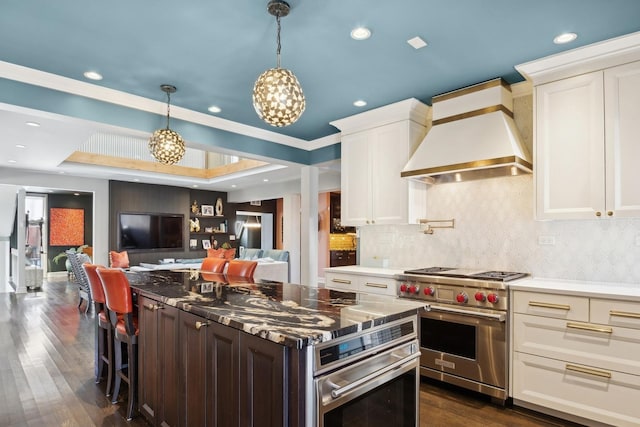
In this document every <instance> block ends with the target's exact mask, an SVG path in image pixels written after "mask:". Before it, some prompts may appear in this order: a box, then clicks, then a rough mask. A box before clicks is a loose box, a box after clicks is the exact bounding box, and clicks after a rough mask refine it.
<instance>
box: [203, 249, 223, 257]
mask: <svg viewBox="0 0 640 427" xmlns="http://www.w3.org/2000/svg"><path fill="white" fill-rule="evenodd" d="M207 256H208V257H211V258H224V249H222V248H219V249H207Z"/></svg>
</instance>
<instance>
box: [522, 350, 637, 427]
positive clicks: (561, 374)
mask: <svg viewBox="0 0 640 427" xmlns="http://www.w3.org/2000/svg"><path fill="white" fill-rule="evenodd" d="M513 364H514V367H513V370H514V372H513V388H514V390H513V397H514V399H518V400H522V401H525V402H529V403H532V404H535V405H539V406H541V407H545V408H550V409H553V410H556V411H561V412H565V413H569V414H573V415H576V416H579V417H584V418H588V419H591V420H596V421H600V422H602V423H608V424H611V425H616V426H628V427H631V426H638V425H640V407H639V406H638V403H637V402H640V387H638V384H640V377H638V376H635V375H629V374H623V373H619V372H616V371H606V370H602V369H599V368H592V367H589V366H585V365H580V364H572V363H567V362H563V361H560V360H554V359H545V358H542V357H538V356H533V355H530V354H524V353H517V352H516V353H515V354H514V357H513ZM516 403H517V402H516Z"/></svg>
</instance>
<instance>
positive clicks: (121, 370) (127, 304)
mask: <svg viewBox="0 0 640 427" xmlns="http://www.w3.org/2000/svg"><path fill="white" fill-rule="evenodd" d="M96 271H97V273H98V276H99V277H100V279H101V280H102V286H103V288H104V295H105V299H106V302H107V308H108V309H109V315H110V318H111V325H113V327H114V337H113V344H114V359H115V366H114V375H115V382H114V386H113V398H112V400H111V403H117V402H118V394H119V393H120V383H121V381H122V380H124V382H126V383H127V384H128V386H129V404H128V408H127V420H131V419H132V418H133V411H134V408H135V407H136V404H137V401H138V367H137V365H138V332H139V330H138V316H136V315H135V314H134V310H133V296H132V294H131V287H130V286H129V280H128V279H127V276H125V274H124V272H123V271H122V270H121V269H119V268H97V269H96ZM123 344H126V345H127V360H126V362H123V360H122V345H123Z"/></svg>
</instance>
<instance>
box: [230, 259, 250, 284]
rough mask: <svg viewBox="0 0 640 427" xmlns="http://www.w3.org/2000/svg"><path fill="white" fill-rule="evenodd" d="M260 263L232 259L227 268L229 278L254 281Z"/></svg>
mask: <svg viewBox="0 0 640 427" xmlns="http://www.w3.org/2000/svg"><path fill="white" fill-rule="evenodd" d="M257 266H258V261H248V260H241V259H232V260H231V261H229V267H227V273H226V274H227V276H235V277H244V278H246V279H249V280H251V281H253V273H254V272H255V271H256V267H257Z"/></svg>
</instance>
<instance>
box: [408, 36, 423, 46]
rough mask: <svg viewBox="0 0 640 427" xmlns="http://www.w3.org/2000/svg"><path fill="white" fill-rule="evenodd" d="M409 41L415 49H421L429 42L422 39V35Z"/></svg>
mask: <svg viewBox="0 0 640 427" xmlns="http://www.w3.org/2000/svg"><path fill="white" fill-rule="evenodd" d="M407 43H409V44H410V45H411V47H413V48H414V49H420V48H423V47H425V46H426V45H427V42H426V41H424V40H422V39H421V38H420V37H418V36H415V37H414V38H412V39H409V40H407Z"/></svg>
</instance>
